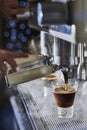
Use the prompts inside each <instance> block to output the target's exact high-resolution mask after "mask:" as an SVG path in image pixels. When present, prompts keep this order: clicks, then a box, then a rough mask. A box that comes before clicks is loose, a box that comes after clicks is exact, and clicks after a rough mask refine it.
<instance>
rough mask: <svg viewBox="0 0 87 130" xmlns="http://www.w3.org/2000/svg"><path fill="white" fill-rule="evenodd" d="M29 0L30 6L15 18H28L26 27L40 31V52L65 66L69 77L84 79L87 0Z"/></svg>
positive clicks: (86, 56)
mask: <svg viewBox="0 0 87 130" xmlns="http://www.w3.org/2000/svg"><path fill="white" fill-rule="evenodd" d="M28 2H29V3H30V7H29V8H28V9H25V13H24V14H22V15H17V18H18V19H19V20H21V19H28V21H29V22H28V25H29V27H31V28H34V29H37V30H39V31H40V43H39V44H40V45H39V46H40V49H41V51H40V52H39V54H40V55H43V56H46V57H48V59H49V60H48V61H49V62H48V64H56V65H58V69H60V68H61V69H63V70H68V75H69V77H71V78H72V77H73V76H75V78H76V79H78V80H87V76H86V71H87V69H86V68H87V67H86V59H87V54H86V53H87V50H86V48H87V45H86V42H87V38H86V33H87V30H86V28H87V27H86V26H87V22H86V10H87V9H86V3H87V2H86V0H84V1H82V0H65V1H61V0H54V1H46V2H43V1H32V0H31V1H28ZM46 63H47V62H46Z"/></svg>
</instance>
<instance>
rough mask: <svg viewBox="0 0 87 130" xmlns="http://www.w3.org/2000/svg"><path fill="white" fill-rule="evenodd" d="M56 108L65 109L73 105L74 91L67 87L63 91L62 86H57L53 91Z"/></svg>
mask: <svg viewBox="0 0 87 130" xmlns="http://www.w3.org/2000/svg"><path fill="white" fill-rule="evenodd" d="M53 93H54V96H55V99H56V103H57V106H59V107H63V108H67V107H70V106H72V105H73V103H74V98H75V93H76V90H75V88H73V87H70V86H68V89H67V90H65V87H64V86H58V87H56V88H54V90H53Z"/></svg>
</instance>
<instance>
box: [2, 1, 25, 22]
mask: <svg viewBox="0 0 87 130" xmlns="http://www.w3.org/2000/svg"><path fill="white" fill-rule="evenodd" d="M0 12H1V14H2V15H4V16H6V17H8V18H10V19H13V20H16V14H21V13H23V12H24V11H23V9H21V8H19V3H18V0H0Z"/></svg>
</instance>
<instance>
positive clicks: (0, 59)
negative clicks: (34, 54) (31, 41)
mask: <svg viewBox="0 0 87 130" xmlns="http://www.w3.org/2000/svg"><path fill="white" fill-rule="evenodd" d="M21 57H29V54H27V53H17V52H10V51H7V50H1V49H0V70H1V72H2V74H3V75H6V74H7V73H8V67H7V65H6V64H5V62H7V63H8V64H9V65H10V66H11V67H12V69H13V70H15V71H16V70H17V63H16V62H15V60H14V58H21Z"/></svg>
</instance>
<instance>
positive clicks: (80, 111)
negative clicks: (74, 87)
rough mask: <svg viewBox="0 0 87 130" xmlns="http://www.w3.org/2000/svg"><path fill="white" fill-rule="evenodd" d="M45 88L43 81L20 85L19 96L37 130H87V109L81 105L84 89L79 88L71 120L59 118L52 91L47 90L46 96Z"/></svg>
mask: <svg viewBox="0 0 87 130" xmlns="http://www.w3.org/2000/svg"><path fill="white" fill-rule="evenodd" d="M81 86H82V85H81ZM44 88H45V86H44V81H43V80H42V79H39V80H34V81H31V82H28V83H24V84H21V85H18V91H19V95H20V97H21V100H22V102H23V105H24V107H25V110H26V113H27V115H31V117H32V121H33V124H34V126H35V127H34V129H35V130H69V129H70V130H87V109H86V107H85V106H83V105H81V104H82V102H83V96H82V94H81V92H82V87H80V88H79V91H78V92H77V95H76V98H75V104H74V105H75V110H74V116H73V118H69V119H59V118H58V116H57V106H56V103H55V99H54V95H53V93H52V90H51V88H47V89H49V90H47V91H48V95H47V96H44ZM85 98H86V97H85ZM86 101H87V99H85V105H86V106H87V103H86Z"/></svg>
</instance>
